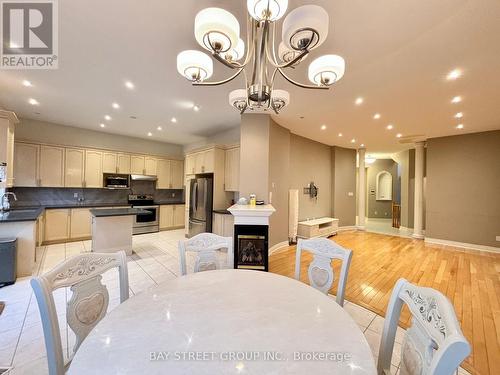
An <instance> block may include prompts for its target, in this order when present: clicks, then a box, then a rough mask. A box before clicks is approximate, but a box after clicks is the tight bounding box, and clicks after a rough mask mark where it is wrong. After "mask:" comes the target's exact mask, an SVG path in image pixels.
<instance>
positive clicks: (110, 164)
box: [102, 152, 118, 173]
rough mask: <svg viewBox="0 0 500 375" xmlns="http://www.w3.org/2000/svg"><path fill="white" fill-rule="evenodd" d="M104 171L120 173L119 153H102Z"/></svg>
mask: <svg viewBox="0 0 500 375" xmlns="http://www.w3.org/2000/svg"><path fill="white" fill-rule="evenodd" d="M102 173H118V155H117V154H116V153H115V152H103V153H102Z"/></svg>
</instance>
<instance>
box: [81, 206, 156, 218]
mask: <svg viewBox="0 0 500 375" xmlns="http://www.w3.org/2000/svg"><path fill="white" fill-rule="evenodd" d="M90 213H91V214H92V216H94V217H110V216H134V215H147V214H149V213H151V212H150V211H148V210H143V209H142V208H103V209H93V210H90Z"/></svg>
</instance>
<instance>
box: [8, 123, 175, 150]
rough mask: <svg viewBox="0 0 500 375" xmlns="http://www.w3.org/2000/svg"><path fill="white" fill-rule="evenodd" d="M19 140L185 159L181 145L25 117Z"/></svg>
mask: <svg viewBox="0 0 500 375" xmlns="http://www.w3.org/2000/svg"><path fill="white" fill-rule="evenodd" d="M16 140H23V141H30V142H41V143H52V144H61V145H68V146H77V147H96V148H103V149H110V150H117V151H126V152H137V153H145V154H154V155H162V156H171V157H176V158H179V159H183V151H182V146H181V145H175V144H172V143H163V142H155V141H148V140H146V139H141V138H133V137H127V136H123V135H118V134H109V133H104V132H97V131H93V130H88V129H81V128H75V127H71V126H63V125H58V124H53V123H49V122H42V121H37V120H28V119H21V123H20V124H18V126H16Z"/></svg>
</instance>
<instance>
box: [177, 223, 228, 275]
mask: <svg viewBox="0 0 500 375" xmlns="http://www.w3.org/2000/svg"><path fill="white" fill-rule="evenodd" d="M223 249H227V267H228V268H233V259H234V258H233V256H234V255H233V238H232V237H222V236H218V235H216V234H213V233H200V234H197V235H196V236H194V237H192V238H190V239H188V240H184V241H179V257H180V260H181V261H180V265H181V274H182V275H186V273H187V269H186V251H193V252H195V253H196V261H195V264H194V272H201V271H210V270H217V269H220V268H221V264H220V262H219V259H218V257H217V254H218V253H220V252H221V250H223Z"/></svg>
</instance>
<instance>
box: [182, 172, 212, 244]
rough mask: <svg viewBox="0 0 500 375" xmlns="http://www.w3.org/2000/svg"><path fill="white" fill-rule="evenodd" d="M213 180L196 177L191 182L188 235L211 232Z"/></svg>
mask: <svg viewBox="0 0 500 375" xmlns="http://www.w3.org/2000/svg"><path fill="white" fill-rule="evenodd" d="M212 202H213V178H212V177H206V176H203V177H202V176H197V177H196V178H194V179H192V180H191V185H190V190H189V233H188V236H189V237H190V238H191V237H193V236H195V235H197V234H199V233H205V232H207V233H211V232H212Z"/></svg>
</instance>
